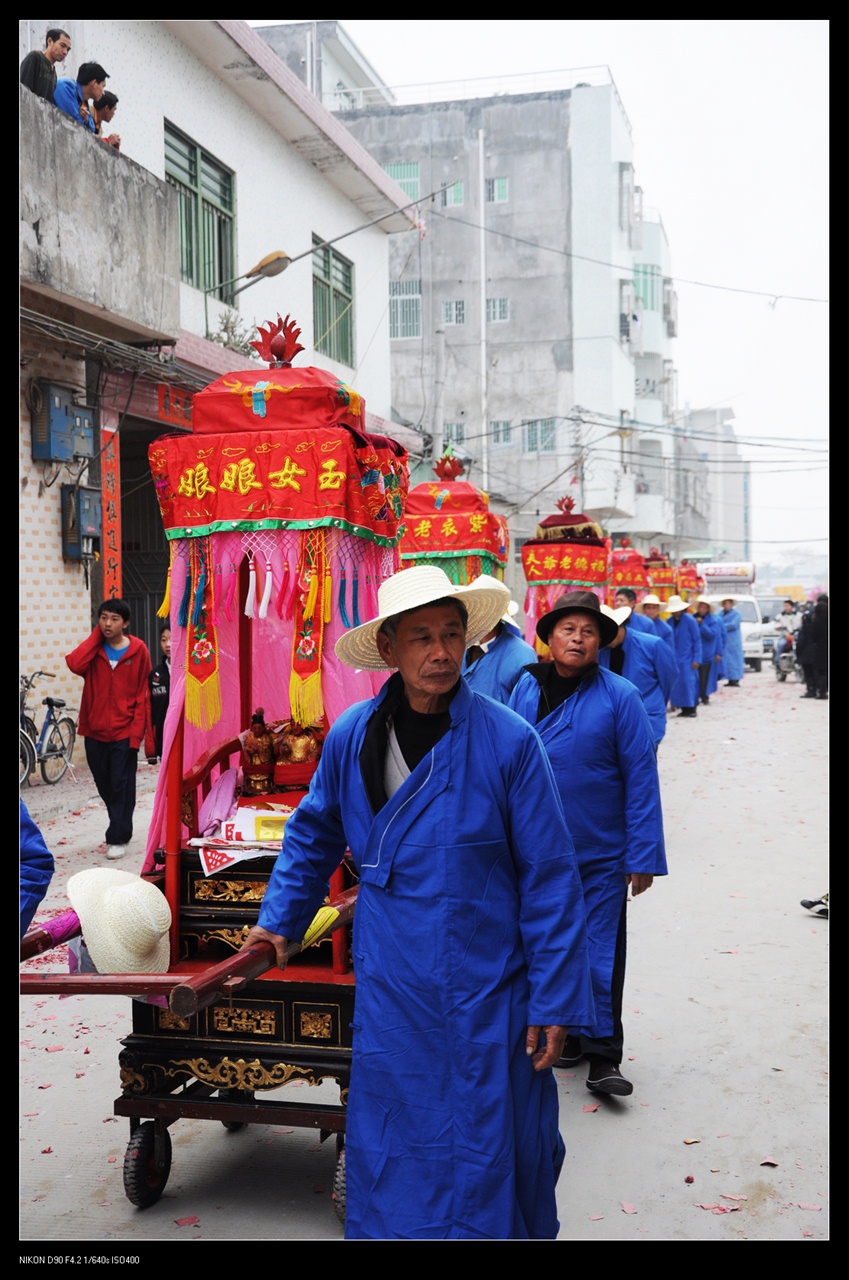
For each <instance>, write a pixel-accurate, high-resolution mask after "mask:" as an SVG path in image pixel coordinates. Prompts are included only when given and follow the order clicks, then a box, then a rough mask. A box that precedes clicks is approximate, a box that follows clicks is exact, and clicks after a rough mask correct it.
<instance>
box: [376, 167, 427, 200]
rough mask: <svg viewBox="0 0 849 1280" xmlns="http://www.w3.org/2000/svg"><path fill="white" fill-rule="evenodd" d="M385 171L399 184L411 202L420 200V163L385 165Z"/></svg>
mask: <svg viewBox="0 0 849 1280" xmlns="http://www.w3.org/2000/svg"><path fill="white" fill-rule="evenodd" d="M383 168H384V171H385V172H386V173H388V174H389V176H390V178H394V180H395V181H396V182H397V183H398V186H399V187H400V188H401V190H402V191H405V192H406V193H407V195H408V196H409V197H410V199H411V200H418V198H419V162H418V160H412V161H410V162H409V163H405V164H385V165H384V166H383Z"/></svg>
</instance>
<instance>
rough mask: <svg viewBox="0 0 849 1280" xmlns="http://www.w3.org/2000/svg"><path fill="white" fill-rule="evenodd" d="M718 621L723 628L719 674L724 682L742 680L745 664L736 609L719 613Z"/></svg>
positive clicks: (739, 620)
mask: <svg viewBox="0 0 849 1280" xmlns="http://www.w3.org/2000/svg"><path fill="white" fill-rule="evenodd" d="M719 620H720V622H721V623H722V625H723V627H724V628H725V650H724V652H723V655H722V671H721V674H722V675H723V676H724V677H725V679H726V680H742V679H743V676H744V675H745V673H746V662H745V659H744V657H743V633H742V631H741V630H740V623H741V618H740V614H739V612H738V611H737V610H736V609H729V610H728V612H727V613H724V612H723V613H721V614H720V615H719Z"/></svg>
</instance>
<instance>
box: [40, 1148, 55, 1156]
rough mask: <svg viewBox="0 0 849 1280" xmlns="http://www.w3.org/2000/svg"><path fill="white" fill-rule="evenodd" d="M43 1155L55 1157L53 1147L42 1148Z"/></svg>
mask: <svg viewBox="0 0 849 1280" xmlns="http://www.w3.org/2000/svg"><path fill="white" fill-rule="evenodd" d="M41 1154H42V1155H43V1156H52V1155H53V1148H52V1147H42V1148H41Z"/></svg>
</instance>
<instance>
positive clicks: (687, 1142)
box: [684, 1138, 701, 1147]
mask: <svg viewBox="0 0 849 1280" xmlns="http://www.w3.org/2000/svg"><path fill="white" fill-rule="evenodd" d="M694 1142H701V1138H685V1139H684V1146H685V1147H692V1145H693V1143H694Z"/></svg>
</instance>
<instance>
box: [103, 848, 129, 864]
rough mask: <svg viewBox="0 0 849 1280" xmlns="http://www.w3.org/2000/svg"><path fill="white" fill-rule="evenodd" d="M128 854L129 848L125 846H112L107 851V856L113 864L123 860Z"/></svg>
mask: <svg viewBox="0 0 849 1280" xmlns="http://www.w3.org/2000/svg"><path fill="white" fill-rule="evenodd" d="M126 852H127V846H126V845H125V844H110V845H109V847H108V848H107V850H106V856H107V858H109V859H110V860H111V861H112V862H115V861H116V860H117V859H118V858H123V856H124V854H125V853H126Z"/></svg>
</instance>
